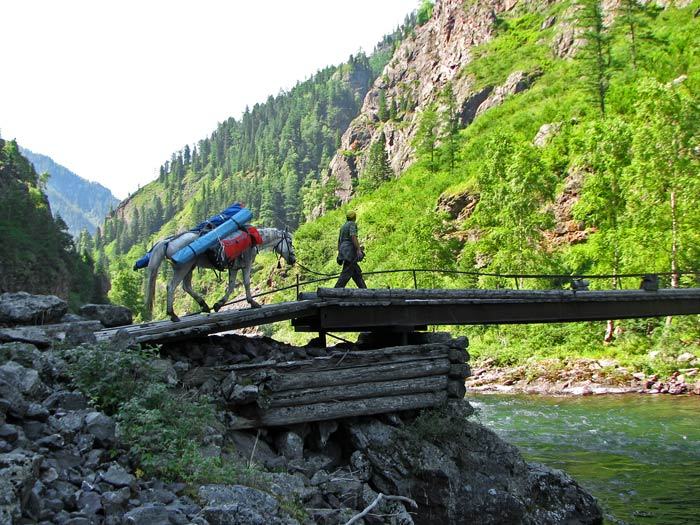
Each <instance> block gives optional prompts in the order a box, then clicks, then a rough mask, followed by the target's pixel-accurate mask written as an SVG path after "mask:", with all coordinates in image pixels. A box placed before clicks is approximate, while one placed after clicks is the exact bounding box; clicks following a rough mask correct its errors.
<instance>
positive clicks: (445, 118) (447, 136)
mask: <svg viewBox="0 0 700 525" xmlns="http://www.w3.org/2000/svg"><path fill="white" fill-rule="evenodd" d="M440 99H441V101H442V104H443V109H442V111H441V112H440V121H441V122H440V128H441V130H440V131H441V133H440V143H441V148H440V152H441V156H442V157H443V159H444V160H443V162H444V163H445V164H447V167H448V169H449V172H450V175H454V171H455V163H456V161H457V154H458V152H459V140H458V139H459V112H458V110H457V99H456V97H455V94H454V90H453V89H452V83H451V82H448V83H447V85H446V86H445V89H444V90H443V92H442V93H441V94H440Z"/></svg>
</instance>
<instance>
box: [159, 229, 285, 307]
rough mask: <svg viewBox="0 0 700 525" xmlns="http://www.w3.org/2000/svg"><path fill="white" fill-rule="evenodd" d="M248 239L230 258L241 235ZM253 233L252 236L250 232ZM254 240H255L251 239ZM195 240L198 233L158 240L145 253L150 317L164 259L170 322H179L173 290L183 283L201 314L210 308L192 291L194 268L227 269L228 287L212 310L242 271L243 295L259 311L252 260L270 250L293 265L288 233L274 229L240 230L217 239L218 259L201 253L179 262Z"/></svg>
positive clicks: (224, 299) (226, 299)
mask: <svg viewBox="0 0 700 525" xmlns="http://www.w3.org/2000/svg"><path fill="white" fill-rule="evenodd" d="M243 232H245V233H244V234H243V235H248V236H250V237H251V240H252V242H251V243H250V244H248V245H247V247H245V249H243V250H242V252H240V253H237V252H233V253H235V255H234V256H233V257H232V252H231V250H230V249H234V250H235V247H236V245H239V244H240V242H239V241H240V238H241V234H242V233H243ZM253 232H254V233H253ZM253 237H254V239H253ZM198 238H200V233H199V232H195V231H188V232H185V233H181V234H178V235H175V236H173V237H169V238H167V239H163V240H161V241H158V242H157V243H156V244H155V245H154V246H153V248H152V249H151V251H150V252H149V254H148V258H147V259H146V260H147V261H148V266H147V267H146V272H147V275H146V283H147V284H146V310H147V311H148V313H149V314H150V313H151V311H152V310H153V300H154V297H155V291H156V277H157V275H158V268H159V267H160V265H161V263H162V262H163V259H165V258H167V259H168V260H169V262H170V263H171V265H172V267H173V270H174V272H173V276H172V278H171V279H170V281H169V282H168V286H167V290H168V305H167V313H168V315H169V316H170V319H171V320H173V321H179V320H180V319H179V317H178V316H177V315H176V314H175V311H174V309H173V298H174V294H175V289H176V288H177V287H178V286H179V285H180V283H182V287H183V289H184V290H185V292H187V293H188V294H189V295H190V296H191V297H192V298H193V299H194V300H195V301H197V304H199V306H200V307H201V308H202V311H203V312H209V311H210V308H209V305H207V303H206V301H205V300H204V298H203V297H202V296H201V295H199V294H198V293H197V292H195V291H194V289H193V288H192V273H193V271H194V269H195V268H212V269H218V270H221V269H228V286H227V287H226V292H225V293H224V295H223V297H221V299H219V300H218V301H217V302H216V303H215V304H214V307H213V308H214V311H218V310H219V309H220V308H221V307H222V306H223V305H224V304H226V301H228V298H229V296H230V295H231V292H233V289H234V287H235V286H236V275H237V273H238V270H242V271H243V286H244V287H245V295H246V299H247V300H248V304H250V306H251V307H253V308H258V307H260V305H259V304H258V303H257V302H256V301H255V300H254V299H253V297H252V295H251V293H250V273H251V269H252V267H253V261H255V257H256V255H257V254H258V251H259V250H264V249H271V250H273V251H274V252H275V253H277V255H278V256H279V257H281V258H282V259H284V260H285V262H286V263H287V264H289V265H293V264H294V263H295V262H296V256H295V255H294V246H293V245H292V235H291V234H290V233H289V232H288V231H287V230H280V229H277V228H259V229H255V228H252V227H241V229H240V230H239V231H236V232H235V233H233V234H229V235H227V236H226V237H223V238H221V239H218V247H216V246H215V247H214V251H215V252H218V255H219V256H217V257H212V253H211V252H207V251H205V252H202V253H197V254H194V256H192V257H190V258H189V259H188V260H187V261H185V262H178V260H177V259H181V258H178V257H176V254H178V252H181V250H183V249H185V248H187V247H189V246H190V245H191V244H192V243H194V242H195V241H196V240H197V239H198ZM181 253H182V252H181Z"/></svg>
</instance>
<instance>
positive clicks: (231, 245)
mask: <svg viewBox="0 0 700 525" xmlns="http://www.w3.org/2000/svg"><path fill="white" fill-rule="evenodd" d="M262 242H263V241H262V237H261V236H260V232H258V230H257V228H255V226H250V225H249V224H247V225H246V226H244V229H242V230H238V231H237V232H236V233H234V234H233V235H231V236H230V237H227V238H226V239H221V240H219V243H218V245H216V246H214V247H213V248H211V249H210V250H208V251H207V255H209V260H210V261H211V262H212V264H214V266H216V267H217V268H218V269H220V270H223V269H224V268H227V267H228V266H230V265H231V263H233V261H235V260H236V259H237V258H238V257H240V255H241V254H242V253H243V252H244V251H246V250H247V249H248V248H251V247H252V246H257V245H259V244H262Z"/></svg>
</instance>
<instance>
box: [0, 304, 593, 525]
mask: <svg viewBox="0 0 700 525" xmlns="http://www.w3.org/2000/svg"><path fill="white" fill-rule="evenodd" d="M26 299H27V301H29V302H31V301H34V303H33V304H34V305H35V307H36V305H37V304H38V303H37V300H36V299H35V298H31V297H28V298H26ZM14 300H15V301H17V299H16V298H15V299H14ZM54 303H55V301H48V302H47V303H46V306H45V307H42V306H39V307H38V310H35V311H34V313H29V312H28V310H29V309H30V306H27V307H26V308H25V309H24V313H23V314H22V315H24V318H27V319H37V318H39V317H41V310H42V308H50V309H51V312H52V315H53V316H57V315H59V314H60V311H58V310H57V308H56V304H54ZM28 304H29V303H28ZM7 317H8V316H7V315H6V318H7ZM88 339H89V336H86V340H88ZM65 346H66V345H65V344H64V345H63V350H61V349H60V348H58V347H53V346H52V347H50V348H48V349H46V350H44V351H41V350H39V349H38V348H37V347H35V346H33V345H30V344H26V343H17V342H13V343H7V344H3V345H0V362H2V364H1V365H0V522H2V523H41V524H48V523H59V524H71V525H78V524H92V523H109V524H115V525H116V524H144V525H145V524H163V525H165V524H186V523H194V524H202V525H203V524H207V523H209V524H233V523H251V524H261V525H262V524H294V523H309V524H310V523H328V524H335V523H346V522H347V521H348V520H350V519H351V518H352V517H353V516H356V515H357V514H359V513H360V512H361V511H362V510H363V509H366V508H367V507H369V506H370V505H371V504H372V503H375V502H378V503H377V505H376V506H375V507H373V508H372V511H371V512H368V513H367V514H365V515H364V517H363V518H361V519H359V520H358V521H356V523H367V524H379V523H397V524H398V523H401V524H410V523H426V524H433V523H434V524H444V523H474V522H478V523H494V524H496V523H506V522H507V523H527V524H530V523H531V524H535V523H537V524H542V523H561V524H564V523H582V524H583V523H601V522H602V514H601V511H600V509H599V508H598V506H597V504H596V502H595V500H594V499H593V498H592V497H591V496H590V495H589V494H587V493H586V492H585V491H583V490H582V489H581V488H580V487H579V486H578V485H577V484H576V482H575V481H573V480H572V479H571V478H570V477H569V476H567V475H566V474H564V473H563V472H561V471H557V470H553V469H550V468H547V467H545V466H543V465H538V464H531V463H527V462H525V461H524V460H523V459H522V457H521V455H520V453H519V452H518V451H517V449H515V448H514V447H512V446H510V445H508V444H507V443H505V442H503V441H501V440H500V439H499V438H498V437H497V436H496V435H495V434H494V433H493V432H491V431H489V430H487V429H486V428H484V427H483V426H482V425H480V424H478V423H475V422H474V421H472V420H471V419H470V418H469V416H470V415H471V413H472V409H471V407H470V406H469V404H468V403H466V402H460V401H456V402H453V403H451V404H449V405H447V406H445V407H444V409H442V410H438V411H423V412H420V413H415V412H402V413H396V414H386V415H382V416H379V417H362V418H352V419H345V420H338V421H328V422H321V423H309V424H304V425H295V426H294V427H293V428H270V429H263V430H261V431H259V432H242V431H234V430H231V429H230V428H227V426H226V422H227V420H228V416H227V413H226V412H225V411H221V412H219V413H218V415H217V419H218V420H219V424H218V428H216V429H215V428H211V429H208V430H206V435H207V436H206V445H204V448H205V449H206V453H207V454H208V455H209V457H212V458H218V459H217V461H230V462H237V464H238V465H244V464H247V467H240V468H241V470H240V471H239V472H241V471H246V472H249V473H250V472H253V473H254V475H253V476H248V477H240V476H239V478H238V483H231V484H221V483H206V482H197V483H191V484H185V483H179V482H169V483H166V482H163V481H161V480H159V479H147V478H145V477H144V476H143V472H142V471H141V470H140V468H139V466H140V459H141V458H140V456H139V455H138V454H137V453H135V451H134V450H131V451H129V450H128V448H127V447H126V446H125V444H124V441H123V439H122V437H123V435H124V434H123V429H122V428H121V426H120V424H119V423H118V422H115V419H114V418H113V417H110V416H109V415H107V414H106V413H104V412H102V411H100V410H98V409H96V408H94V407H93V406H91V404H90V402H89V401H88V396H87V395H86V393H84V392H81V391H79V390H76V389H75V384H74V382H72V378H71V376H70V373H69V371H70V366H68V365H67V362H66V360H65V359H64V357H65V356H66V355H67V354H66V353H65V352H66V348H65ZM80 348H81V350H80V351H81V352H90V351H94V349H92V350H91V349H90V346H89V345H88V344H86V343H83V346H82V347H80ZM68 351H69V352H70V350H68ZM126 351H127V349H126V348H125V347H123V346H122V347H121V349H120V348H119V347H115V348H109V347H104V348H101V349H99V352H101V353H103V354H104V355H105V356H109V355H111V354H114V355H115V356H118V355H120V354H123V352H126ZM280 352H282V353H290V352H291V353H295V352H296V353H299V352H304V353H307V352H311V353H313V352H322V350H321V349H313V348H303V349H302V348H293V347H289V346H287V345H281V344H279V343H276V342H274V341H272V340H269V339H264V338H263V339H256V338H246V337H241V336H223V337H218V338H204V339H201V340H198V341H195V342H191V343H188V344H187V345H182V344H180V345H177V344H171V345H169V346H168V347H166V348H164V349H163V355H162V358H161V359H159V360H157V364H158V368H159V370H161V372H162V376H163V378H164V379H163V380H164V381H166V382H167V383H168V384H169V385H170V387H169V388H172V389H179V388H182V386H183V384H184V383H185V382H187V383H188V384H189V387H190V389H195V390H199V391H200V392H201V393H205V392H206V393H207V394H208V395H209V396H210V397H212V398H213V399H215V400H216V399H217V396H220V395H221V385H220V384H218V382H212V381H211V378H209V380H207V378H206V377H200V379H201V381H200V380H196V381H194V380H193V377H197V373H196V371H197V370H198V369H199V368H200V367H201V365H202V364H207V363H208V364H212V363H214V362H215V363H216V364H220V363H223V362H229V361H234V362H242V361H251V362H258V361H260V360H265V359H266V358H267V357H269V356H270V355H272V354H275V355H276V354H279V353H280ZM199 375H200V376H201V374H199ZM119 418H120V414H117V416H116V419H117V420H119ZM251 469H252V470H251ZM244 480H248V482H247V483H244ZM248 485H249V486H248ZM379 494H383V495H385V496H400V497H401V499H391V498H388V499H382V498H379ZM378 498H379V501H378ZM412 502H415V507H414V505H413V503H412Z"/></svg>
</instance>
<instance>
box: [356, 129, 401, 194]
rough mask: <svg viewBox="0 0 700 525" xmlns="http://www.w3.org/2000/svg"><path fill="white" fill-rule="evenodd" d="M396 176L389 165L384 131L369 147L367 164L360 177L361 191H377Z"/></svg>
mask: <svg viewBox="0 0 700 525" xmlns="http://www.w3.org/2000/svg"><path fill="white" fill-rule="evenodd" d="M393 174H394V172H393V170H392V169H391V164H389V155H388V154H387V151H386V137H385V136H384V132H383V131H382V132H381V133H380V134H379V137H378V138H377V140H376V141H374V142H373V143H372V145H371V146H370V147H369V151H368V153H367V162H366V163H365V166H364V169H363V170H362V174H361V175H360V191H361V192H366V191H372V190H375V189H377V188H378V187H379V186H380V185H381V184H382V182H384V181H387V180H389V179H390V178H391V177H392V175H393Z"/></svg>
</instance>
